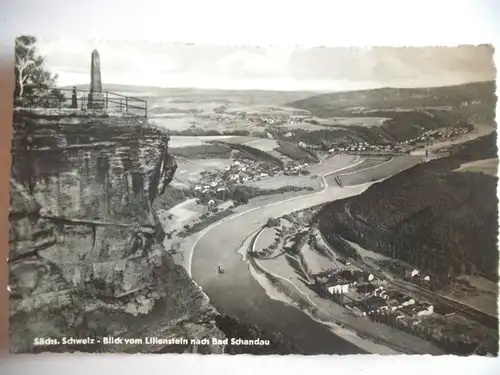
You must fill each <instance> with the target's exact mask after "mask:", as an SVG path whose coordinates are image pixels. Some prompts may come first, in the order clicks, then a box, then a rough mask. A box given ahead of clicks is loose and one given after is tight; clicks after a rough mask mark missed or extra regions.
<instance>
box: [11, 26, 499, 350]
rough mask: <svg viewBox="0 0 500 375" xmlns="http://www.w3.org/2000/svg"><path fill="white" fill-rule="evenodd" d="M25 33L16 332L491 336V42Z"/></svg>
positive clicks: (311, 341) (153, 340)
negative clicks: (197, 39)
mask: <svg viewBox="0 0 500 375" xmlns="http://www.w3.org/2000/svg"><path fill="white" fill-rule="evenodd" d="M14 55H15V66H14V69H15V71H14V73H15V90H14V93H13V100H14V112H13V138H12V149H11V154H12V167H11V179H10V211H9V222H10V228H9V247H10V252H9V257H8V259H7V262H8V269H9V286H8V291H9V316H10V327H9V330H10V351H11V352H12V353H42V352H57V353H75V352H80V353H81V352H84V353H130V354H135V353H186V354H188V353H199V354H253V355H289V354H299V355H318V354H330V355H332V354H334V355H349V354H380V355H398V354H419V355H423V354H429V355H433V356H441V355H450V354H451V355H457V356H487V357H496V356H498V342H499V336H498V308H497V300H498V245H497V238H498V199H497V193H496V190H497V182H498V177H497V168H498V150H497V145H496V136H497V131H496V123H495V108H496V103H497V97H496V95H495V91H496V83H495V78H496V69H495V64H494V60H493V56H494V47H493V46H492V45H488V44H478V45H460V46H454V47H450V46H448V47H445V46H442V47H440V46H433V47H431V46H427V47H387V46H385V47H384V46H380V47H363V46H358V47H356V46H354V47H300V46H288V47H287V46H257V45H255V46H254V45H229V44H228V45H215V44H214V45H210V44H200V43H166V42H165V43H161V42H153V41H151V42H147V41H143V42H137V41H136V42H132V41H125V40H123V41H120V40H105V39H84V38H76V37H59V38H47V37H44V36H43V35H31V34H26V35H19V36H18V37H17V38H16V40H15V53H14Z"/></svg>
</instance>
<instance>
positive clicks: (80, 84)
mask: <svg viewBox="0 0 500 375" xmlns="http://www.w3.org/2000/svg"><path fill="white" fill-rule="evenodd" d="M490 82H493V83H495V84H496V78H494V79H489V80H481V81H469V82H463V83H456V84H451V85H437V86H386V85H383V86H377V87H367V88H362V89H347V90H342V89H331V90H325V89H292V90H287V89H269V88H222V87H196V86H151V85H144V86H141V85H134V84H126V83H112V82H108V83H102V86H103V87H104V86H105V85H110V86H128V87H130V88H150V89H163V90H169V89H170V90H180V89H184V90H185V89H189V90H213V91H215V90H220V91H271V92H272V91H274V92H315V93H334V92H356V91H370V90H380V89H426V88H440V87H457V86H463V85H468V84H474V83H490ZM75 86H90V83H76V84H71V85H57V86H56V87H57V88H68V87H75ZM103 91H105V90H103Z"/></svg>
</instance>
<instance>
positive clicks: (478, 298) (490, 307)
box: [441, 276, 498, 316]
mask: <svg viewBox="0 0 500 375" xmlns="http://www.w3.org/2000/svg"><path fill="white" fill-rule="evenodd" d="M460 279H464V280H467V281H468V282H469V283H470V285H471V286H472V287H473V288H474V289H475V290H474V291H473V292H460V291H451V290H450V291H449V292H447V293H441V294H442V295H443V296H445V297H447V298H450V299H452V300H455V301H458V302H461V303H463V304H465V305H469V306H472V307H474V308H476V309H478V310H480V311H483V312H485V313H486V314H489V315H491V316H497V306H498V305H497V301H498V285H497V284H495V283H494V282H492V281H490V280H487V279H485V278H483V277H480V276H463V277H461V278H460Z"/></svg>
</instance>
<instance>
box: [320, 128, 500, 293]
mask: <svg viewBox="0 0 500 375" xmlns="http://www.w3.org/2000/svg"><path fill="white" fill-rule="evenodd" d="M496 157H497V147H496V132H494V133H492V134H490V135H488V136H485V137H482V138H479V139H477V140H475V141H473V142H469V143H467V144H464V145H461V146H456V147H455V149H454V151H453V152H452V155H451V156H449V157H446V158H443V159H438V160H434V161H430V162H428V163H424V164H420V165H418V166H415V167H413V168H411V169H408V170H406V171H404V172H402V173H399V174H397V175H395V176H394V177H391V178H389V179H387V180H385V181H383V182H381V183H378V184H375V185H373V186H371V187H370V188H369V189H368V190H367V191H366V192H364V193H363V194H361V195H360V196H357V197H353V198H348V199H343V200H339V201H335V202H332V203H330V204H328V205H326V206H325V207H324V208H323V209H322V210H321V211H320V213H319V214H318V217H317V218H318V220H319V227H320V230H321V232H322V233H323V235H324V236H325V238H326V239H327V241H328V242H330V243H331V244H332V245H333V246H339V243H341V241H339V236H341V237H343V238H345V239H348V240H350V241H353V242H356V243H358V244H359V245H361V246H362V247H364V248H366V249H369V250H372V251H375V252H378V253H381V254H384V255H386V256H389V257H392V258H395V259H399V260H402V261H405V262H407V263H409V264H411V265H413V266H415V267H418V268H420V269H423V270H425V271H426V272H429V273H430V274H432V275H433V276H434V278H435V279H436V280H439V281H440V283H441V284H443V285H445V284H446V283H447V281H448V280H451V279H453V278H455V277H457V276H459V275H462V274H479V275H482V276H484V277H486V278H488V279H490V280H493V281H497V279H498V248H497V236H498V209H497V204H498V200H497V196H496V186H497V182H498V178H497V177H494V176H491V175H487V174H484V173H477V172H456V171H455V170H456V169H457V168H459V167H460V165H461V164H463V163H467V162H471V161H474V160H482V159H490V158H496Z"/></svg>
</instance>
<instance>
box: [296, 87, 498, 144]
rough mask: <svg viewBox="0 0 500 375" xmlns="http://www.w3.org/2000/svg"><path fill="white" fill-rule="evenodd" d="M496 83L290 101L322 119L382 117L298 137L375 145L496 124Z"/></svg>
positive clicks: (354, 92)
mask: <svg viewBox="0 0 500 375" xmlns="http://www.w3.org/2000/svg"><path fill="white" fill-rule="evenodd" d="M495 89H496V86H495V82H493V81H491V82H476V83H468V84H463V85H457V86H447V87H431V88H379V89H370V90H358V91H349V92H335V93H330V94H321V95H315V96H311V97H309V98H306V99H301V100H296V101H293V102H289V103H288V104H287V106H290V107H293V108H298V109H302V110H307V111H309V112H310V113H311V114H312V115H314V116H317V117H383V118H388V119H389V120H387V121H386V122H385V123H384V124H382V126H379V127H375V126H372V127H363V126H349V127H344V128H342V127H339V126H336V127H335V128H334V129H333V130H332V131H330V132H329V133H330V134H328V132H323V131H316V133H317V134H314V132H307V134H299V135H298V137H299V138H300V140H303V141H306V142H314V143H318V140H319V139H321V138H322V139H325V138H332V139H335V138H338V137H340V136H349V135H352V134H355V136H356V137H357V138H362V139H364V140H368V141H370V140H371V141H376V142H397V141H405V140H409V139H412V138H415V137H418V136H419V135H421V134H422V133H423V132H425V131H426V130H434V129H437V128H441V127H455V126H467V125H470V124H471V123H475V122H481V123H487V124H491V125H492V126H493V124H494V121H495V107H496V100H497V98H496V95H495Z"/></svg>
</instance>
